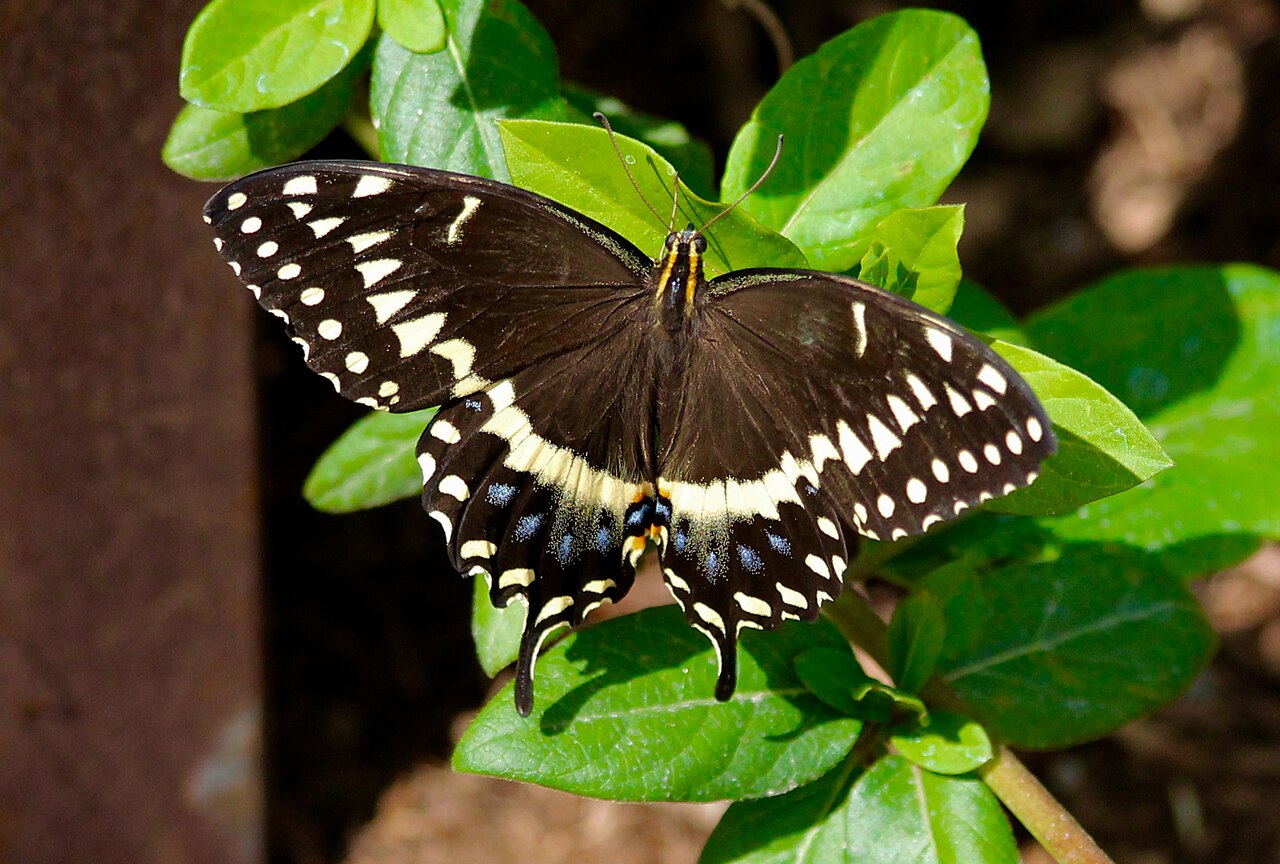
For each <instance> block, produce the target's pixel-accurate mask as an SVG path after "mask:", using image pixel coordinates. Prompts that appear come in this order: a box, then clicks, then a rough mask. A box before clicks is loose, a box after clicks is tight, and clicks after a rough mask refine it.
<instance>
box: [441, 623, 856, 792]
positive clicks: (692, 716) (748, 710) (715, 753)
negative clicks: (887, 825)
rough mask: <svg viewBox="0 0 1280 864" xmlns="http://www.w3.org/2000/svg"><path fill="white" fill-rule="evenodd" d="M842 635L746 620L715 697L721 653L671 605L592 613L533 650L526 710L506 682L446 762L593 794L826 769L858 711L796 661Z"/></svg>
mask: <svg viewBox="0 0 1280 864" xmlns="http://www.w3.org/2000/svg"><path fill="white" fill-rule="evenodd" d="M841 644H843V640H842V639H841V637H840V634H839V633H838V632H836V630H835V628H834V627H832V626H831V625H830V624H827V623H826V622H824V621H819V622H818V623H816V624H803V623H801V624H786V625H784V626H783V627H782V628H781V629H779V630H777V631H775V632H772V633H768V634H760V633H755V632H745V633H743V638H742V641H741V642H740V644H739V651H738V689H737V691H736V692H735V693H734V695H733V697H732V698H731V699H730V700H729V701H728V702H717V701H716V700H715V698H714V696H713V695H712V694H713V691H714V689H715V680H716V661H715V657H714V656H713V653H712V652H711V650H710V649H709V648H708V646H707V641H706V639H704V638H703V637H702V635H701V634H699V633H697V632H696V631H694V630H693V629H692V628H691V627H689V625H688V624H687V623H686V621H685V619H684V616H683V615H681V614H680V611H679V610H678V609H676V608H675V607H672V606H667V607H662V608H657V609H647V610H644V611H642V612H637V613H635V614H633V615H628V616H626V617H625V618H618V619H613V620H610V621H605V622H602V623H600V624H597V625H595V626H593V627H588V628H587V629H585V630H582V631H579V632H577V633H574V634H573V635H571V636H569V637H568V638H566V639H565V640H564V641H563V642H561V643H560V644H558V645H556V646H555V647H553V648H551V649H550V650H549V651H547V652H546V654H544V655H543V656H542V658H541V659H540V660H539V661H538V668H537V686H536V687H535V698H534V709H533V714H532V715H530V716H529V717H528V718H522V717H520V716H519V715H517V714H516V712H515V708H514V707H513V705H512V691H511V687H510V686H508V687H506V688H504V689H503V691H502V692H501V693H499V694H498V695H497V696H495V697H494V699H493V700H492V701H491V702H490V703H489V704H488V705H486V706H485V707H484V708H483V709H482V710H481V711H480V714H479V716H477V717H476V719H475V721H474V722H473V723H472V724H471V727H470V728H469V729H468V730H467V732H466V734H465V735H464V736H463V738H462V741H461V742H460V743H459V744H458V748H457V750H456V751H455V753H454V760H453V761H454V767H455V768H457V769H458V770H460V771H467V772H470V773H474V774H492V775H496V776H500V777H506V778H509V779H514V780H524V781H528V782H532V783H539V784H541V785H543V786H550V787H552V788H555V789H563V790H565V791H568V792H576V793H578V794H582V795H592V796H596V797H602V798H613V799H618V800H629V801H713V800H716V799H719V798H749V797H756V796H760V795H776V794H779V793H781V792H785V791H787V790H789V789H793V788H795V787H796V786H797V785H799V784H801V783H806V782H808V781H810V780H812V779H814V778H816V777H819V776H821V775H822V773H823V772H825V771H827V770H828V769H830V768H831V766H832V765H834V764H835V763H836V762H838V761H839V760H840V759H841V757H843V756H844V754H845V753H847V752H848V750H849V748H850V747H851V746H852V745H853V742H854V740H855V739H856V738H857V736H858V732H859V730H860V728H861V724H860V723H859V722H858V721H857V720H854V719H851V718H847V717H840V716H839V715H838V714H836V713H835V712H834V711H832V710H831V709H830V708H828V707H827V706H826V705H824V704H823V703H822V702H820V701H818V700H817V699H815V698H814V697H813V696H812V695H811V694H809V692H808V691H807V690H805V689H804V687H803V686H802V685H801V684H800V682H799V681H798V680H797V679H796V676H795V673H794V672H793V671H792V664H793V663H794V660H795V656H796V655H797V654H798V653H799V652H800V651H802V650H804V649H806V648H810V647H813V646H818V647H823V646H826V647H836V646H839V645H841Z"/></svg>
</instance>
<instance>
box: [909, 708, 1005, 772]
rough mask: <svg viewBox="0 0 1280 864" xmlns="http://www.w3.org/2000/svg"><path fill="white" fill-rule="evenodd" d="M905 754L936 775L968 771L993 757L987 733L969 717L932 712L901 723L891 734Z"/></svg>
mask: <svg viewBox="0 0 1280 864" xmlns="http://www.w3.org/2000/svg"><path fill="white" fill-rule="evenodd" d="M889 743H891V744H892V745H893V746H894V747H895V748H896V749H897V751H898V752H899V753H901V754H902V756H903V757H904V758H906V759H908V760H910V761H911V762H914V763H915V764H916V765H919V766H920V767H921V768H924V769H925V770H926V771H932V772H934V773H935V774H967V773H969V772H970V771H973V770H975V769H977V768H978V766H980V765H982V764H984V763H985V762H987V761H988V760H990V759H991V757H992V755H994V751H993V750H992V748H991V739H990V738H988V737H987V732H986V730H985V729H983V728H982V727H981V726H979V725H978V724H977V723H975V722H973V721H972V720H970V719H969V718H968V717H963V716H961V715H959V714H952V713H951V712H949V711H931V712H929V716H928V717H927V718H924V719H923V720H921V719H912V720H908V721H907V722H905V723H903V724H901V725H900V726H898V727H897V728H896V729H895V730H894V732H893V735H891V736H890V737H889Z"/></svg>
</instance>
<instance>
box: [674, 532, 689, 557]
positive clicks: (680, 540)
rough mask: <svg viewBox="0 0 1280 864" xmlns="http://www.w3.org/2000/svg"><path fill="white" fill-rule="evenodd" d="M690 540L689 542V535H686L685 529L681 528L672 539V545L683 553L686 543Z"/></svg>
mask: <svg viewBox="0 0 1280 864" xmlns="http://www.w3.org/2000/svg"><path fill="white" fill-rule="evenodd" d="M688 540H689V537H688V535H687V534H685V533H684V529H683V528H681V529H679V530H678V531H676V533H675V535H674V536H673V537H672V538H671V545H672V546H674V547H675V550H676V551H677V552H683V551H684V545H685V543H687V542H688Z"/></svg>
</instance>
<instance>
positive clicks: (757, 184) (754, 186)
mask: <svg viewBox="0 0 1280 864" xmlns="http://www.w3.org/2000/svg"><path fill="white" fill-rule="evenodd" d="M781 155H782V136H781V135H779V136H778V149H776V150H774V151H773V159H771V160H770V161H769V167H768V168H766V169H764V173H762V174H761V175H760V179H759V180H757V181H756V182H754V183H752V184H751V188H750V189H748V190H747V191H746V192H743V193H742V194H741V195H739V196H738V200H737V201H734V202H733V203H732V204H730V205H729V206H728V207H726V208H724V209H723V210H721V211H720V212H719V213H717V214H716V215H714V216H712V217H711V221H710V222H708V223H707V224H705V225H703V226H702V227H701V228H699V229H698V233H699V234H701V233H702V232H703V231H706V230H707V229H708V228H710V227H711V226H712V225H714V224H716V223H717V222H719V221H720V220H721V219H723V218H724V217H725V216H728V215H729V214H730V213H731V212H733V210H734V209H735V208H737V206H738V205H739V204H741V203H742V202H743V201H746V200H747V198H748V197H750V195H751V193H752V192H754V191H756V190H757V189H759V188H760V184H761V183H763V182H764V181H765V180H767V179H768V178H769V175H770V174H771V173H773V167H774V166H775V165H777V164H778V157H780V156H781Z"/></svg>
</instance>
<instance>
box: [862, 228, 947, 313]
mask: <svg viewBox="0 0 1280 864" xmlns="http://www.w3.org/2000/svg"><path fill="white" fill-rule="evenodd" d="M963 231H964V207H963V206H961V205H947V206H938V207H924V208H921V209H916V210H911V209H906V210H897V211H894V212H893V213H890V214H889V215H888V216H886V217H885V218H884V219H882V220H880V222H879V223H878V224H877V225H876V227H875V228H873V229H872V230H871V234H870V245H869V246H868V248H867V251H866V254H864V255H863V256H862V263H861V265H860V267H859V271H858V278H859V279H862V280H863V281H866V282H870V283H871V284H873V285H879V286H880V287H881V288H884V289H885V290H887V291H892V292H894V293H895V294H901V295H902V296H903V297H906V298H907V299H908V300H914V301H915V302H916V303H919V304H920V305H921V306H924V307H925V308H927V309H932V310H933V311H934V312H937V313H938V314H939V315H945V314H947V310H948V309H950V308H951V301H952V300H953V299H955V296H956V287H957V286H958V285H959V284H960V256H959V254H958V253H957V252H956V244H957V243H959V242H960V234H961V233H962V232H963Z"/></svg>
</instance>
